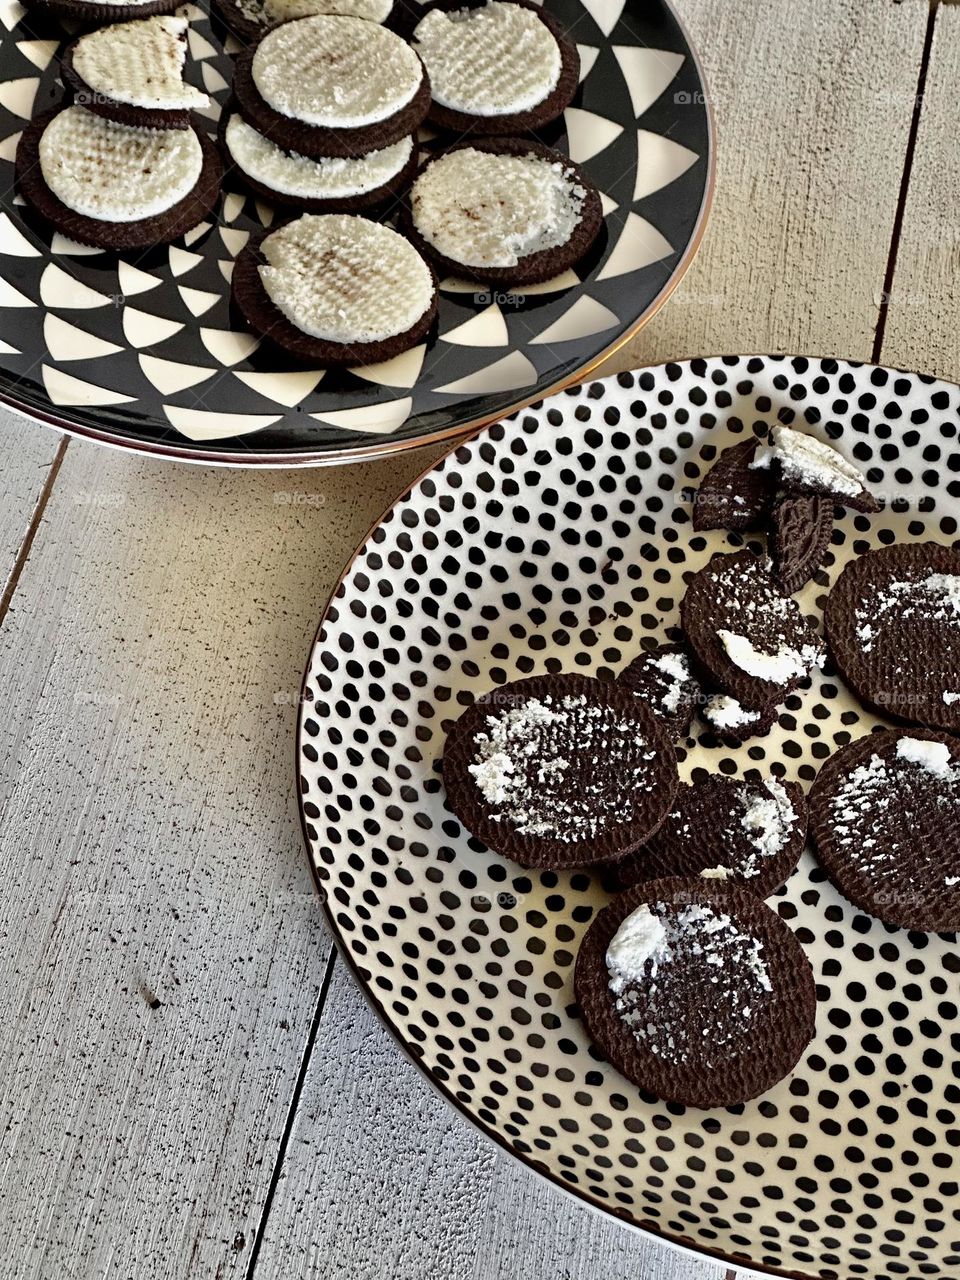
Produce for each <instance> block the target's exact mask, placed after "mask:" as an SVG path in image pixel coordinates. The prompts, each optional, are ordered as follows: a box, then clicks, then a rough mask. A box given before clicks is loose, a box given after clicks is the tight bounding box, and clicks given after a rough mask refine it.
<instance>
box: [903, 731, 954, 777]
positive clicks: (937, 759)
mask: <svg viewBox="0 0 960 1280" xmlns="http://www.w3.org/2000/svg"><path fill="white" fill-rule="evenodd" d="M897 755H898V757H899V758H900V759H901V760H909V761H910V762H911V763H913V764H918V765H920V767H921V768H923V769H926V770H927V772H928V773H932V774H934V775H935V776H936V777H938V778H952V777H953V772H954V771H953V766H952V764H951V761H950V748H949V747H948V746H947V744H946V743H945V742H931V741H930V740H929V739H928V738H901V739H900V740H899V742H898V743H897Z"/></svg>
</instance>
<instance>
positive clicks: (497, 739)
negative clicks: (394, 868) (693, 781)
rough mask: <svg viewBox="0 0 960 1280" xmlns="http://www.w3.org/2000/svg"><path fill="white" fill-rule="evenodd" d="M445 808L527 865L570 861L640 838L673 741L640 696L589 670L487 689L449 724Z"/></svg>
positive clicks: (655, 820)
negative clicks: (592, 675)
mask: <svg viewBox="0 0 960 1280" xmlns="http://www.w3.org/2000/svg"><path fill="white" fill-rule="evenodd" d="M443 781H444V786H445V787H446V792H447V800H448V802H449V804H450V808H451V809H452V810H453V812H454V813H455V814H456V815H457V817H458V818H459V819H460V821H461V822H462V823H463V825H464V826H465V827H466V829H467V830H468V831H469V832H471V833H472V834H473V835H474V836H476V837H477V839H479V840H482V841H483V842H484V844H486V845H488V846H489V847H490V848H491V849H494V850H496V851H497V852H498V853H502V854H504V855H505V856H506V857H508V858H513V859H514V861H516V862H519V863H520V865H521V866H525V867H557V868H559V867H576V866H584V865H588V864H590V863H594V862H596V861H598V859H603V858H614V857H617V856H619V855H621V854H624V853H626V852H628V851H629V850H630V849H634V848H636V847H637V846H638V845H639V844H641V843H642V842H643V841H644V840H646V839H648V838H649V836H650V835H651V834H652V833H653V832H654V831H655V830H656V828H657V827H658V826H659V825H660V823H661V822H662V821H663V819H664V817H665V816H666V814H667V811H668V810H669V808H670V805H671V803H672V801H673V797H674V794H675V792H676V789H677V765H676V756H675V753H674V748H673V746H672V744H671V742H670V740H669V738H668V736H667V734H666V733H665V731H664V729H663V727H662V726H661V725H660V724H658V723H657V721H656V720H655V719H654V717H653V716H652V715H651V713H650V711H649V710H648V708H647V707H646V706H644V704H643V702H642V701H641V700H640V699H639V698H635V697H633V695H632V694H630V693H627V692H626V690H624V689H621V688H619V687H618V686H617V685H615V684H610V683H601V682H600V681H598V680H592V679H589V678H587V677H586V676H580V675H556V676H533V677H531V678H530V679H527V680H515V681H513V682H512V683H511V684H507V685H503V686H502V687H501V688H498V689H493V690H491V692H490V693H488V694H485V695H484V696H483V697H482V698H479V699H478V700H477V702H475V703H474V705H473V706H472V707H470V708H469V710H467V711H465V712H464V714H463V715H462V716H461V717H460V719H459V720H458V721H457V722H456V724H455V725H454V726H453V728H452V729H451V730H450V733H449V736H448V738H447V743H446V747H445V749H444V755H443Z"/></svg>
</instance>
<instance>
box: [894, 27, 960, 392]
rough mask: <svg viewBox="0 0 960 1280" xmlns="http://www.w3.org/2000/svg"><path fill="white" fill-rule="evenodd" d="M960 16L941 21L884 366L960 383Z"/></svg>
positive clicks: (899, 255) (898, 263)
mask: <svg viewBox="0 0 960 1280" xmlns="http://www.w3.org/2000/svg"><path fill="white" fill-rule="evenodd" d="M958 83H960V8H958V7H957V6H955V5H953V4H950V5H941V7H940V8H939V10H938V11H937V14H936V22H935V26H934V33H933V45H932V47H931V50H930V65H929V69H928V71H927V78H926V84H925V86H924V93H923V104H922V110H921V115H920V128H919V132H918V134H917V143H916V149H915V151H914V157H913V167H912V171H911V178H910V188H909V191H908V194H907V202H906V206H905V209H904V218H903V230H902V233H901V236H900V243H899V246H898V249H897V259H896V271H895V274H894V277H893V281H892V285H891V289H890V297H889V300H888V301H889V306H888V309H887V319H886V327H885V330H884V342H883V348H882V352H881V356H882V359H883V360H884V361H885V362H887V363H890V364H894V365H897V366H899V367H900V368H906V369H917V370H919V371H920V372H922V373H935V374H938V375H939V376H940V377H943V378H950V379H953V380H954V381H956V380H958V379H960V342H958V339H957V333H958V327H960V297H958V295H957V283H956V282H957V279H958V278H960V229H958V223H957V202H956V193H957V191H958V190H960V154H958V151H957V139H956V132H957V110H956V93H957V84H958Z"/></svg>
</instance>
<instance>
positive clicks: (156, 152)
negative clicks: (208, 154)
mask: <svg viewBox="0 0 960 1280" xmlns="http://www.w3.org/2000/svg"><path fill="white" fill-rule="evenodd" d="M202 169H203V151H202V150H201V147H200V140H199V138H198V137H197V135H196V134H195V133H194V131H193V130H192V129H136V128H131V127H130V126H129V125H124V124H116V123H115V122H114V121H113V120H106V119H104V117H103V116H98V115H94V113H93V112H92V111H87V110H85V109H84V108H83V107H67V108H66V110H64V111H61V112H60V114H59V115H57V116H54V118H53V119H52V120H51V121H50V123H49V124H48V125H47V127H46V129H44V131H43V136H42V137H41V139H40V171H41V173H42V174H43V180H44V182H45V183H46V184H47V186H48V187H49V188H50V190H51V191H52V192H53V194H54V195H55V196H56V197H57V199H58V200H60V201H62V203H63V204H65V205H66V206H67V208H68V209H72V210H73V211H74V213H79V214H82V215H83V216H84V217H87V218H98V219H99V220H100V221H101V222H137V221H139V220H140V219H141V218H152V217H155V216H156V215H157V214H159V213H166V211H167V210H168V209H172V208H173V206H174V205H175V204H179V203H180V201H181V200H183V199H185V198H186V197H187V196H188V195H189V194H190V192H191V191H192V190H193V189H194V187H195V186H196V185H197V182H198V181H199V179H200V173H201V171H202Z"/></svg>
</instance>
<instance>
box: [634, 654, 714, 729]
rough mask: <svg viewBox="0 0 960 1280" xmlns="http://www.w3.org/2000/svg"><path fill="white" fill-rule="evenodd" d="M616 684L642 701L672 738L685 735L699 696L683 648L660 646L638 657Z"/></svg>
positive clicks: (698, 683)
mask: <svg viewBox="0 0 960 1280" xmlns="http://www.w3.org/2000/svg"><path fill="white" fill-rule="evenodd" d="M618 683H619V684H621V685H622V686H623V688H624V689H629V690H630V692H631V693H632V694H633V695H634V697H636V698H642V699H643V701H644V702H645V703H646V704H647V706H648V707H649V708H650V710H651V711H652V712H653V714H654V715H655V716H656V717H657V719H658V720H659V721H660V722H661V723H662V724H663V727H664V728H665V729H666V731H667V733H668V734H669V735H670V737H671V738H673V739H677V738H681V737H682V736H683V735H684V734H685V733H686V731H687V729H688V728H689V727H690V721H691V720H692V719H693V716H694V712H695V711H696V709H697V704H698V703H699V701H700V696H701V692H700V682H699V681H698V680H697V678H696V676H695V675H694V674H693V667H692V665H691V662H690V655H689V654H688V653H687V651H686V650H685V649H684V647H683V645H680V644H661V645H658V646H657V647H656V648H655V649H648V650H647V651H646V652H645V653H641V654H640V656H639V657H637V658H634V660H633V661H632V662H631V663H630V665H629V666H628V667H625V668H624V670H623V671H621V673H620V675H619V677H618Z"/></svg>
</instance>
